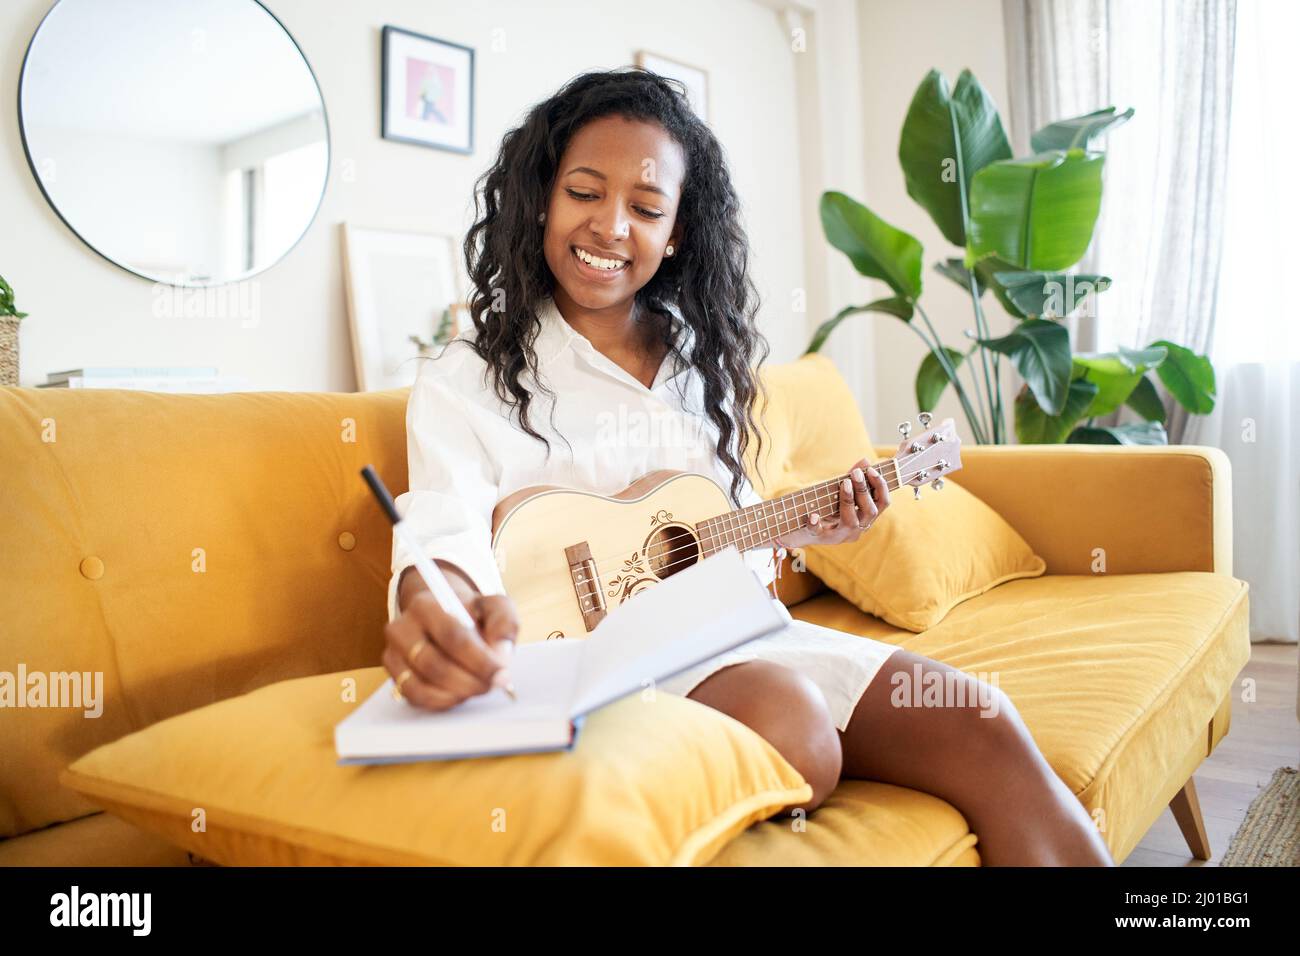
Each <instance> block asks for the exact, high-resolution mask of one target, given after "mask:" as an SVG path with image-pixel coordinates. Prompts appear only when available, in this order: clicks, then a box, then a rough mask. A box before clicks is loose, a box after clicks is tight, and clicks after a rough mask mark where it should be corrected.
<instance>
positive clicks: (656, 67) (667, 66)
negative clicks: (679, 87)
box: [636, 50, 709, 123]
mask: <svg viewBox="0 0 1300 956" xmlns="http://www.w3.org/2000/svg"><path fill="white" fill-rule="evenodd" d="M636 65H637V66H638V67H640V68H641V69H643V70H649V71H650V72H651V73H658V74H659V75H660V76H666V77H668V78H670V79H674V80H681V82H682V84H683V85H684V86H685V87H686V98H687V99H688V100H689V101H690V104H691V108H692V109H694V110H695V115H696V116H698V117H699V118H700V119H701V120H703V121H704V122H705V123H707V122H708V121H709V74H708V73H707V72H706V71H704V70H702V69H700V68H699V67H698V66H691V65H690V64H689V63H683V62H681V61H680V60H673V59H670V58H668V57H666V56H660V55H659V54H658V53H651V52H649V51H648V50H638V51H637V53H636Z"/></svg>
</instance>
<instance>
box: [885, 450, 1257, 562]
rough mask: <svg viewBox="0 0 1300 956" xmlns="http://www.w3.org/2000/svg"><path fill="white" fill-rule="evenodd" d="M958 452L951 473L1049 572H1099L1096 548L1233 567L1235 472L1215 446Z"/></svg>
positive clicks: (1116, 554)
mask: <svg viewBox="0 0 1300 956" xmlns="http://www.w3.org/2000/svg"><path fill="white" fill-rule="evenodd" d="M877 450H878V452H879V453H880V454H881V455H882V457H883V456H888V455H892V454H894V452H895V451H896V448H894V447H887V446H881V447H880V448H878V449H877ZM961 458H962V469H961V470H960V471H958V472H955V473H954V474H953V475H952V479H951V480H953V481H955V482H957V483H958V484H960V485H962V486H963V487H964V488H965V489H966V490H967V491H969V492H971V493H972V494H974V495H976V496H977V497H979V498H981V499H982V500H983V501H984V502H985V503H986V504H988V505H989V506H990V507H991V508H993V510H995V511H997V512H998V514H1000V515H1001V516H1002V517H1003V518H1005V519H1006V520H1007V521H1008V522H1009V523H1010V524H1011V526H1012V527H1013V528H1015V529H1016V530H1017V531H1018V532H1020V534H1021V535H1022V536H1023V537H1024V539H1025V540H1026V541H1028V542H1029V544H1030V546H1031V547H1032V548H1033V549H1034V550H1035V551H1036V552H1038V554H1040V555H1042V557H1043V558H1044V559H1045V560H1046V561H1047V573H1048V574H1092V573H1096V570H1097V569H1096V568H1094V562H1095V561H1096V560H1097V558H1098V556H1099V555H1098V553H1097V552H1096V549H1098V548H1100V549H1102V550H1103V551H1104V554H1105V570H1106V572H1107V573H1110V574H1137V573H1142V572H1162V571H1217V572H1220V573H1222V574H1231V573H1232V478H1231V470H1230V466H1229V463H1228V456H1227V455H1225V454H1224V453H1223V452H1222V451H1220V450H1219V449H1217V448H1209V447H1203V446H1199V445H1172V446H1136V445H1120V446H1116V445H965V446H963V447H962V450H961ZM925 494H933V492H931V491H930V490H929V489H928V488H927V489H926V491H925Z"/></svg>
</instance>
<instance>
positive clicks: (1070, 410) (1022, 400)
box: [1016, 378, 1097, 445]
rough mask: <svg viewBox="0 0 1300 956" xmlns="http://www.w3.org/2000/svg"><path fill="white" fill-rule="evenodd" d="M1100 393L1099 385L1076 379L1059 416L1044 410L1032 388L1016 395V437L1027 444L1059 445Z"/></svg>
mask: <svg viewBox="0 0 1300 956" xmlns="http://www.w3.org/2000/svg"><path fill="white" fill-rule="evenodd" d="M1096 394H1097V386H1096V385H1094V384H1093V383H1092V382H1090V381H1088V380H1087V379H1085V378H1080V379H1075V380H1074V381H1073V382H1071V383H1070V387H1069V389H1068V391H1067V392H1066V398H1065V406H1064V407H1063V408H1062V409H1061V413H1060V414H1059V415H1049V414H1047V413H1046V412H1044V411H1043V409H1042V406H1041V405H1040V404H1039V403H1038V401H1037V400H1036V398H1035V397H1034V396H1033V394H1032V393H1031V392H1030V391H1029V389H1028V388H1022V389H1021V390H1020V394H1019V395H1017V396H1016V438H1017V439H1019V440H1020V442H1021V444H1024V445H1057V444H1060V443H1061V442H1063V441H1065V436H1066V435H1068V434H1070V430H1071V429H1072V428H1074V426H1075V424H1076V423H1077V422H1078V421H1079V419H1080V418H1082V417H1083V410H1084V409H1085V408H1087V407H1088V405H1089V404H1090V403H1091V402H1092V399H1093V397H1094V396H1095V395H1096Z"/></svg>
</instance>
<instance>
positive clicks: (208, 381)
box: [37, 366, 244, 393]
mask: <svg viewBox="0 0 1300 956" xmlns="http://www.w3.org/2000/svg"><path fill="white" fill-rule="evenodd" d="M243 387H244V383H243V382H242V380H235V379H230V378H221V377H219V376H218V375H217V370H216V368H213V367H210V366H195V367H174V366H162V367H157V368H151V367H139V368H132V367H125V366H124V367H104V366H101V367H98V368H74V369H68V370H66V371H63V372H50V374H49V375H48V376H46V381H45V383H44V384H42V385H38V386H37V388H129V389H135V390H137V391H145V392H208V393H211V392H232V391H240V390H242V389H243Z"/></svg>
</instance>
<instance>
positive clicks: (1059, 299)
mask: <svg viewBox="0 0 1300 956" xmlns="http://www.w3.org/2000/svg"><path fill="white" fill-rule="evenodd" d="M993 279H994V281H995V283H996V284H997V286H999V287H1001V288H1002V289H1003V290H1004V291H1005V293H1006V296H1007V298H1008V299H1010V300H1011V302H1012V303H1013V304H1014V305H1015V307H1016V310H1017V311H1018V312H1020V313H1022V314H1024V315H1032V316H1035V317H1039V316H1045V317H1048V318H1054V319H1063V318H1065V317H1066V316H1068V315H1070V314H1071V313H1073V312H1074V310H1075V309H1077V308H1078V307H1079V306H1080V305H1081V304H1082V303H1083V301H1084V299H1086V298H1087V296H1088V295H1089V294H1096V293H1098V292H1104V291H1106V289H1108V288H1110V279H1109V278H1107V277H1106V276H1097V275H1075V274H1073V273H1065V272H995V273H993Z"/></svg>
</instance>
